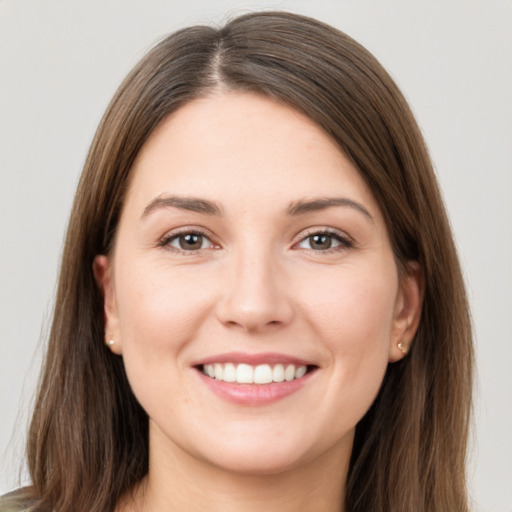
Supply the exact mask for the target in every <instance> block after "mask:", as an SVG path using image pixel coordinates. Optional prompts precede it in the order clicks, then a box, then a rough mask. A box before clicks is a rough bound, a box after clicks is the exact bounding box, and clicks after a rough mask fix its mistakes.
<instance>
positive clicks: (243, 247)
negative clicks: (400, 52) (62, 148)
mask: <svg viewBox="0 0 512 512" xmlns="http://www.w3.org/2000/svg"><path fill="white" fill-rule="evenodd" d="M471 368H472V345H471V330H470V322H469V315H468V306H467V301H466V296H465V291H464V286H463V280H462V277H461V272H460V268H459V264H458V260H457V256H456V253H455V249H454V244H453V240H452V237H451V233H450V229H449V224H448V221H447V218H446V214H445V211H444V207H443V204H442V201H441V199H440V195H439V191H438V188H437V184H436V180H435V177H434V174H433V171H432V167H431V164H430V161H429V158H428V154H427V151H426V149H425V146H424V143H423V141H422V137H421V134H420V132H419V130H418V128H417V126H416V123H415V121H414V119H413V117H412V114H411V112H410V110H409V108H408V107H407V104H406V102H405V100H404V99H403V97H402V95H401V94H400V92H399V91H398V89H397V87H396V86H395V84H394V83H393V82H392V80H391V79H390V77H389V76H388V75H387V73H386V72H385V71H384V70H383V69H382V67H381V66H380V65H379V64H378V62H376V60H375V59H374V58H373V57H372V56H371V55H370V54H369V53H368V52H367V51H366V50H364V49H363V48H362V47H361V46H360V45H358V44H357V43H356V42H354V41H353V40H352V39H350V38H349V37H348V36H346V35H344V34H342V33H340V32H338V31H337V30H335V29H333V28H331V27H328V26H326V25H324V24H322V23H319V22H317V21H315V20H312V19H309V18H305V17H301V16H297V15H292V14H287V13H257V14H250V15H246V16H242V17H239V18H237V19H234V20H233V21H231V22H230V23H228V24H227V25H226V26H225V27H223V28H221V29H219V30H216V29H213V28H208V27H192V28H189V29H185V30H182V31H179V32H177V33H176V34H173V35H171V36H169V37H168V38H167V39H165V40H164V41H162V42H161V43H160V44H159V45H158V46H157V47H155V48H154V49H153V50H152V51H151V52H150V53H149V54H148V55H147V56H146V57H145V58H144V59H143V60H142V61H141V62H140V63H139V64H138V65H137V66H136V68H135V69H134V70H133V71H132V72H131V73H130V75H129V76H128V77H127V78H126V80H125V81H124V82H123V84H122V85H121V87H120V89H119V90H118V92H117V94H116V96H115V97H114V99H113V100H112V103H111V105H110V106H109V108H108V110H107V112H106V114H105V116H104V118H103V120H102V122H101V124H100V127H99V129H98V131H97V134H96V136H95V139H94V141H93V143H92V147H91V150H90V152H89V156H88V158H87V161H86V164H85V168H84V171H83V174H82V179H81V182H80V185H79V188H78V192H77V195H76V199H75V204H74V208H73V213H72V216H71V219H70V224H69V229H68V234H67V239H66V246H65V250H64V257H63V262H62V269H61V274H60V282H59V290H58V296H57V306H56V309H55V316H54V322H53V327H52V332H51V335H50V343H49V348H48V353H47V359H46V363H45V369H44V373H43V378H42V381H41V386H40V391H39V396H38V399H37V403H36V408H35V412H34V416H33V420H32V424H31V428H30V433H29V440H28V447H27V455H28V460H29V467H30V474H31V477H32V481H33V487H31V488H27V489H24V490H21V491H19V492H18V493H16V494H15V495H14V496H11V497H10V498H5V499H4V505H3V508H2V510H10V508H9V507H10V506H11V505H13V506H14V510H16V509H17V510H20V509H23V508H30V509H31V510H41V511H47V510H48V511H49V510H55V511H58V512H66V511H70V510H77V508H79V509H80V510H88V511H89V510H90V511H105V510H116V511H132V510H142V511H144V510H151V511H158V510H169V509H171V510H196V509H204V508H208V509H209V510H256V509H258V510H261V509H262V507H265V508H266V509H267V510H274V509H275V510H278V509H279V510H280V511H282V510H325V511H331V510H332V511H334V510H337V511H340V510H342V511H345V512H348V511H350V512H355V511H365V512H368V511H373V510H375V511H393V512H396V511H404V512H405V511H411V510H414V511H427V510H428V511H433V510H436V511H444V510H460V511H463V510H467V509H468V507H467V497H466V490H465V468H464V463H465V451H466V439H467V428H468V416H469V408H470V395H471Z"/></svg>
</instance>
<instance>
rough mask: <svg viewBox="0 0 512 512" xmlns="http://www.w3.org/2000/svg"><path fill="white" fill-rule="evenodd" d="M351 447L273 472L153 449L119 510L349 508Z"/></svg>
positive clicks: (326, 511) (330, 511)
mask: <svg viewBox="0 0 512 512" xmlns="http://www.w3.org/2000/svg"><path fill="white" fill-rule="evenodd" d="M350 449H351V446H350V447H349V449H348V450H347V449H346V447H345V446H341V447H339V449H335V450H330V451H329V453H325V454H324V455H322V456H320V457H318V458H317V459H315V460H312V461H308V462H307V463H304V464H300V465H297V466H296V467H293V468H289V469H286V470H283V471H276V472H273V473H272V474H247V473H238V472H234V471H226V470H225V469H222V468H218V467H216V466H214V465H212V464H209V463H206V462H205V461H202V460H198V459H197V458H195V457H192V456H190V455H189V454H187V453H186V452H184V451H182V450H181V449H172V450H170V451H167V450H165V451H164V452H162V451H159V452H158V453H152V452H151V451H150V467H149V472H148V475H147V476H146V477H145V478H144V480H143V481H142V482H140V483H139V485H138V486H137V487H136V488H135V489H134V490H133V492H131V493H130V494H129V496H125V497H124V499H123V500H122V502H121V503H120V505H119V506H118V507H117V508H116V512H146V511H151V512H172V511H179V512H189V511H190V512H193V511H199V510H201V511H203V510H208V511H209V512H220V511H222V512H235V511H237V512H239V511H240V510H243V511H244V512H253V511H258V512H261V510H265V512H296V511H297V510H300V511H301V512H310V511H311V512H313V511H314V512H319V511H322V512H343V511H344V510H345V508H344V500H345V495H344V489H345V483H346V477H347V472H348V464H349V459H350Z"/></svg>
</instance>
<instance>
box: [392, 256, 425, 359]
mask: <svg viewBox="0 0 512 512" xmlns="http://www.w3.org/2000/svg"><path fill="white" fill-rule="evenodd" d="M423 281H424V279H423V270H422V268H421V267H420V265H419V263H418V262H416V261H411V262H408V263H407V267H406V271H405V275H404V276H402V279H401V280H400V284H399V290H398V294H397V298H396V302H395V310H394V316H393V328H392V332H391V339H390V345H389V362H390V363H394V362H396V361H399V360H400V359H402V358H403V357H405V355H406V354H407V352H408V351H409V348H410V346H411V343H412V340H413V338H414V335H415V334H416V331H417V329H418V325H419V323H420V318H421V309H422V305H423V292H424V284H423Z"/></svg>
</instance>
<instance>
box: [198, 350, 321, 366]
mask: <svg viewBox="0 0 512 512" xmlns="http://www.w3.org/2000/svg"><path fill="white" fill-rule="evenodd" d="M214 363H234V364H240V363H245V364H249V365H251V366H257V365H260V364H269V365H273V364H279V363H281V364H295V365H297V366H312V365H313V363H312V362H311V361H306V360H304V359H300V358H298V357H294V356H289V355H287V354H278V353H275V352H262V353H259V354H248V353H245V352H225V353H223V354H216V355H213V356H210V357H205V358H204V359H200V360H198V361H195V362H194V363H192V366H201V365H205V364H214Z"/></svg>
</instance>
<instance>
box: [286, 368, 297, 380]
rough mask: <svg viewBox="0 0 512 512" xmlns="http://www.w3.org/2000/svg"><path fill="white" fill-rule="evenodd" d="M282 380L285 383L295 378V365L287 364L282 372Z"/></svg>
mask: <svg viewBox="0 0 512 512" xmlns="http://www.w3.org/2000/svg"><path fill="white" fill-rule="evenodd" d="M284 378H285V380H287V381H290V380H293V379H294V378H295V365H294V364H289V365H288V366H287V367H286V370H285V371H284Z"/></svg>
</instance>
